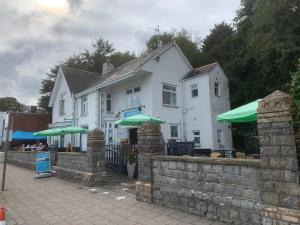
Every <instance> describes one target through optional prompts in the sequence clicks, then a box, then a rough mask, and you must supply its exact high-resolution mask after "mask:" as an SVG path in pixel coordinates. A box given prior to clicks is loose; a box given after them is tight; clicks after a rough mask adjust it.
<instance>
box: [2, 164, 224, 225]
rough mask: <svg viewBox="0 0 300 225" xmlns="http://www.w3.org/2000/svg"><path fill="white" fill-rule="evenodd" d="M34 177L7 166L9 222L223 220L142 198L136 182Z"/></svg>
mask: <svg viewBox="0 0 300 225" xmlns="http://www.w3.org/2000/svg"><path fill="white" fill-rule="evenodd" d="M1 167H2V166H1ZM1 167H0V169H1V170H0V172H1V173H2V168H1ZM33 176H34V171H31V170H28V169H24V168H21V167H16V166H13V165H8V166H7V175H6V189H5V191H4V192H2V193H0V203H1V204H2V205H4V206H5V207H7V210H8V212H7V217H8V218H7V224H8V225H52V224H53V225H54V224H55V225H77V224H78V225H79V224H84V225H92V224H94V225H98V224H99V225H105V224H109V225H110V224H112V225H138V224H139V225H183V224H184V225H220V223H215V222H213V221H209V220H207V219H205V218H201V217H198V216H193V215H190V214H187V213H183V212H181V211H177V210H174V209H169V208H165V207H162V206H160V205H156V204H147V203H143V202H139V201H136V200H135V195H134V192H133V190H132V187H133V185H132V184H133V183H131V184H130V183H129V184H127V183H121V184H120V185H113V186H109V185H108V186H103V187H96V188H88V187H83V186H81V185H79V184H75V183H72V182H68V181H65V180H62V179H58V178H56V177H50V178H43V179H33Z"/></svg>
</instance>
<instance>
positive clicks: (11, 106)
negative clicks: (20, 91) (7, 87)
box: [0, 97, 24, 112]
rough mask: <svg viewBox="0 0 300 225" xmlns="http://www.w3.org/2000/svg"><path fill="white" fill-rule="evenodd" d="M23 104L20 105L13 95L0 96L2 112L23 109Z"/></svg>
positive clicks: (0, 109)
mask: <svg viewBox="0 0 300 225" xmlns="http://www.w3.org/2000/svg"><path fill="white" fill-rule="evenodd" d="M23 109H24V105H22V104H21V103H20V102H18V100H17V99H16V98H14V97H4V98H0V111H2V112H8V111H13V112H20V111H23Z"/></svg>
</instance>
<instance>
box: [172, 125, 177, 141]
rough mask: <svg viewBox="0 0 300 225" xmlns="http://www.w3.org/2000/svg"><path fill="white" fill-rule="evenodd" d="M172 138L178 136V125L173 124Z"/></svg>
mask: <svg viewBox="0 0 300 225" xmlns="http://www.w3.org/2000/svg"><path fill="white" fill-rule="evenodd" d="M171 138H178V126H177V125H171Z"/></svg>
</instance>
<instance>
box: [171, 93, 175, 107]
mask: <svg viewBox="0 0 300 225" xmlns="http://www.w3.org/2000/svg"><path fill="white" fill-rule="evenodd" d="M170 102H171V105H176V93H171V101H170Z"/></svg>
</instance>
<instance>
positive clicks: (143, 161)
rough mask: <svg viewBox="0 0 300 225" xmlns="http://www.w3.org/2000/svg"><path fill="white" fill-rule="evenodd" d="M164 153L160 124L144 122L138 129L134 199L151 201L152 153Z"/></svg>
mask: <svg viewBox="0 0 300 225" xmlns="http://www.w3.org/2000/svg"><path fill="white" fill-rule="evenodd" d="M163 154H164V143H163V136H162V133H161V130H160V125H156V124H153V123H151V122H146V123H144V124H143V125H142V126H141V127H140V128H139V129H138V181H137V182H136V199H137V200H138V201H143V202H148V203H151V202H152V184H153V182H152V161H151V157H152V156H154V155H163Z"/></svg>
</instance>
